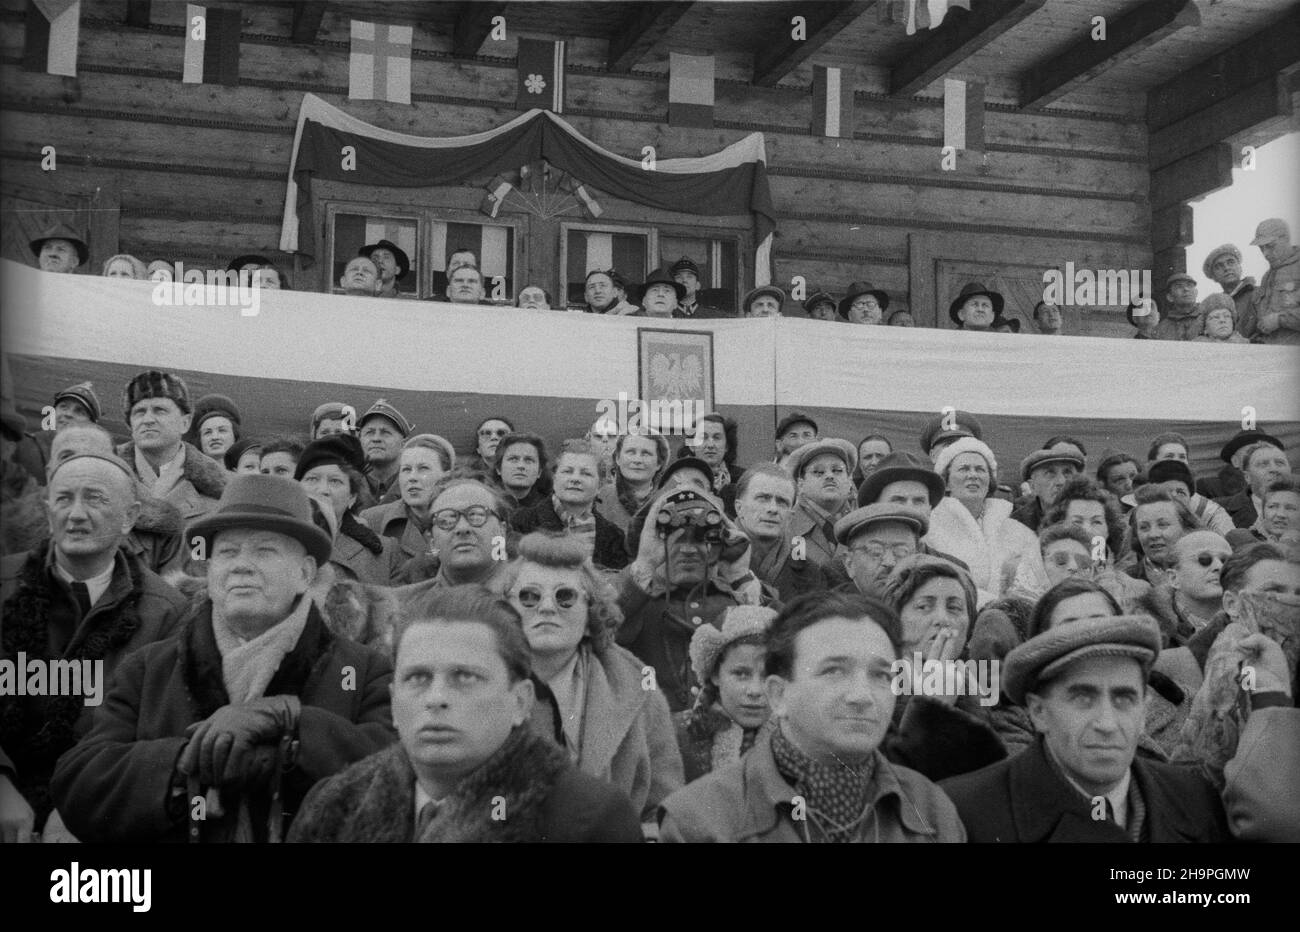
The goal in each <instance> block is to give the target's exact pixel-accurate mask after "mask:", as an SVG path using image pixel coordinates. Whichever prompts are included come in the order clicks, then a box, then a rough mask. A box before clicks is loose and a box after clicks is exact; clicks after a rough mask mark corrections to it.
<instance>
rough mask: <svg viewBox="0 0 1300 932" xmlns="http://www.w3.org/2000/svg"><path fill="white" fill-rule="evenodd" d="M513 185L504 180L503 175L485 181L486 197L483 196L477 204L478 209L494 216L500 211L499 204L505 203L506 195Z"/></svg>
mask: <svg viewBox="0 0 1300 932" xmlns="http://www.w3.org/2000/svg"><path fill="white" fill-rule="evenodd" d="M513 187H514V185H512V184H511V183H510V182H509V181H507V180H506V178H505V176H504V175H497V176H496V177H495V178H493V179H492V180H491V181H489V182H488V183H487V192H488V193H487V197H485V198H483V203H481V204H479V205H478V209H479V210H481V211H482V212H483V213H485V214H487V215H488V216H489V217H495V216H496V215H497V214H498V213H500V212H501V205H502V204H504V203H505V200H506V195H507V194H509V193H510V191H511V189H512V188H513Z"/></svg>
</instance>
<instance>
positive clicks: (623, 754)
mask: <svg viewBox="0 0 1300 932" xmlns="http://www.w3.org/2000/svg"><path fill="white" fill-rule="evenodd" d="M584 649H585V648H584ZM587 658H588V663H587V679H586V696H585V697H584V702H583V717H582V724H581V726H580V727H579V739H578V740H579V756H578V760H577V767H578V769H579V770H581V771H582V772H583V773H587V774H590V775H591V776H593V777H596V778H598V779H600V780H603V781H605V782H606V783H608V784H610V785H611V786H613V787H614V788H615V789H617V790H618V791H619V792H620V793H622V794H623V795H624V796H626V797H627V798H628V799H629V800H631V802H632V807H633V808H634V809H635V810H636V811H637V812H638V813H639V814H640V817H641V819H642V821H653V820H654V816H655V812H656V811H657V810H658V808H659V804H660V803H661V802H663V801H664V799H666V798H667V796H668V794H670V793H672V792H673V791H674V790H677V789H679V788H680V787H681V786H682V784H683V783H684V780H683V778H682V758H681V752H680V751H679V750H678V749H677V740H676V737H675V735H674V732H673V722H672V716H671V714H670V713H669V711H668V702H667V700H665V699H664V697H663V694H662V693H660V692H659V691H658V690H654V689H645V688H644V681H645V677H644V676H643V675H642V673H641V669H642V663H641V661H640V660H638V659H637V658H636V657H635V656H634V655H633V654H632V653H631V651H627V650H624V649H623V648H621V647H619V646H618V645H616V644H611V645H610V646H609V648H608V649H607V650H606V651H605V652H604V653H601V654H598V653H595V652H594V651H589V652H588V654H587ZM553 701H554V700H553V699H551V698H550V696H549V695H548V696H547V701H545V702H541V701H539V702H538V703H537V705H536V706H535V707H534V711H533V716H534V718H535V719H537V718H540V719H541V720H542V721H543V722H550V721H551V720H552V718H553V717H554V716H555V715H556V714H557V713H556V710H555V709H554V707H553V706H552V704H551V703H552V702H553ZM539 730H541V731H545V732H546V733H549V734H554V731H553V730H551V729H547V728H542V729H539Z"/></svg>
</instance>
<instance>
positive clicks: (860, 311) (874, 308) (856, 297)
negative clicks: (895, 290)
mask: <svg viewBox="0 0 1300 932" xmlns="http://www.w3.org/2000/svg"><path fill="white" fill-rule="evenodd" d="M887 310H889V295H888V294H886V293H885V292H884V291H883V290H882V289H880V288H877V287H876V286H875V285H873V284H871V282H853V283H852V284H850V285H849V290H848V292H847V293H846V294H845V295H844V297H843V298H841V299H840V303H839V306H838V308H837V312H838V313H839V315H840V317H841V318H842V319H843V320H847V321H848V322H849V323H851V324H878V323H880V322H881V321H882V320H883V319H884V316H885V311H887Z"/></svg>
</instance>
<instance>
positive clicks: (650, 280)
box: [628, 269, 686, 317]
mask: <svg viewBox="0 0 1300 932" xmlns="http://www.w3.org/2000/svg"><path fill="white" fill-rule="evenodd" d="M633 295H634V297H633V299H632V303H634V304H639V305H640V306H641V310H639V311H637V312H635V313H634V314H629V315H628V316H629V317H672V316H673V311H674V310H675V309H676V308H677V305H678V304H679V303H681V301H682V300H684V299H685V298H686V286H685V285H683V284H682V283H681V282H679V281H677V280H676V279H675V278H673V277H672V276H671V275H669V274H668V271H667V270H666V269H655V270H654V271H653V272H651V273H650V274H649V275H647V276H646V280H645V281H644V282H642V283H641V284H640V285H639V286H637V288H636V289H635V290H634V291H633Z"/></svg>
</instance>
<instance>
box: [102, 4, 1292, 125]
mask: <svg viewBox="0 0 1300 932" xmlns="http://www.w3.org/2000/svg"><path fill="white" fill-rule="evenodd" d="M211 5H214V6H223V7H237V8H239V9H241V11H243V12H244V14H245V23H246V27H245V28H246V31H247V30H248V29H249V28H250V27H253V26H257V25H260V26H261V29H260V30H259V31H271V30H279V31H281V32H284V33H287V34H288V35H290V36H292V38H293V40H294V41H299V42H321V41H340V40H346V36H347V30H348V22H349V20H350V19H353V18H357V19H366V20H371V21H378V22H390V23H403V24H410V25H412V26H415V27H416V38H415V47H416V48H417V49H420V48H422V47H423V48H427V49H428V50H430V51H434V52H442V53H447V52H450V53H451V54H453V55H455V56H457V57H461V58H472V57H475V56H490V57H495V58H501V57H505V58H511V57H513V56H514V54H515V50H516V48H517V37H518V36H519V35H535V36H542V37H552V38H566V39H570V40H572V48H571V50H570V58H569V60H570V63H571V65H575V66H579V67H583V66H585V67H590V68H595V69H607V70H609V71H611V72H614V73H627V72H629V71H637V72H651V73H662V72H664V71H666V69H667V62H668V55H669V53H670V52H674V51H676V52H695V53H712V54H714V55H716V56H717V76H718V78H719V79H722V80H739V81H745V82H749V83H753V84H756V85H762V86H772V85H774V84H778V83H784V84H788V85H798V86H807V84H808V83H810V67H811V64H812V63H814V62H815V63H818V64H827V65H839V66H842V67H845V68H849V69H852V70H853V72H854V75H855V80H856V86H857V87H858V88H859V89H860V90H868V91H878V92H881V93H886V94H889V95H891V96H910V95H915V94H924V95H931V96H932V95H935V94H937V93H939V91H940V90H941V86H940V85H939V84H938V83H937V82H940V81H941V80H942V79H943V78H944V77H959V78H964V79H978V80H983V81H985V82H987V83H988V84H989V92H988V96H989V99H990V100H999V101H1002V102H1004V103H1011V104H1014V105H1017V106H1021V107H1031V106H1032V107H1041V106H1046V105H1051V106H1057V107H1074V108H1081V107H1083V108H1096V109H1103V110H1105V109H1114V110H1128V111H1132V110H1133V109H1134V106H1135V103H1134V102H1135V101H1145V99H1146V96H1147V93H1148V92H1149V91H1151V90H1152V89H1153V88H1156V87H1158V86H1160V85H1162V84H1165V83H1166V82H1169V81H1171V80H1173V79H1174V78H1176V77H1178V76H1179V75H1183V74H1185V73H1187V72H1189V71H1190V70H1192V69H1194V68H1195V67H1196V66H1198V65H1200V64H1202V63H1203V62H1206V61H1207V60H1209V59H1210V58H1212V57H1213V56H1215V55H1216V54H1219V53H1221V52H1223V51H1224V50H1226V49H1228V48H1230V47H1231V46H1233V45H1235V44H1237V43H1239V42H1241V41H1242V40H1243V39H1245V38H1247V37H1249V36H1251V35H1253V34H1256V33H1259V32H1260V31H1261V30H1265V29H1268V28H1270V27H1272V26H1274V25H1275V24H1279V23H1284V24H1285V27H1286V28H1288V29H1290V30H1292V31H1293V32H1296V31H1300V30H1297V29H1296V27H1295V16H1294V15H1291V16H1288V14H1289V13H1290V14H1293V13H1294V11H1295V10H1296V8H1297V4H1296V3H1295V2H1294V0H1088V2H1087V3H1083V2H1080V0H972V4H971V6H972V9H971V11H970V12H967V11H965V10H962V9H960V8H957V9H953V10H950V11H949V12H948V14H947V17H946V19H945V20H944V22H943V24H942V25H941V26H939V27H938V28H936V29H931V30H921V31H918V32H917V33H916V34H915V35H911V36H909V35H907V34H906V30H905V27H904V24H903V23H902V22H896V21H893V17H891V16H889V15H888V14H889V10H890V7H891V4H889V3H888V2H887V0H856V2H853V0H841V2H806V0H805V2H793V0H772V2H712V3H708V2H694V3H692V2H655V3H639V2H631V0H615V2H601V3H592V2H554V0H514V2H369V3H367V2H324V0H308V2H276V3H256V4H254V3H235V2H221V0H217V2H214V3H212V4H211ZM120 6H121V7H122V8H123V15H124V16H125V17H127V18H134V20H135V21H136V22H137V23H138V22H139V21H140V19H141V18H142V17H143V18H145V19H146V21H147V18H148V17H149V16H150V7H151V6H152V16H153V21H154V22H171V21H172V20H174V19H175V20H177V22H179V20H178V19H177V18H178V17H179V16H180V15H182V14H181V13H180V12H178V9H179V10H180V11H183V10H184V5H183V4H178V3H156V4H150V3H148V2H147V0H122V2H121V3H120ZM498 15H501V16H505V17H506V22H507V24H508V36H507V41H505V42H500V41H489V31H490V29H491V24H492V20H493V17H495V16H498ZM794 16H803V17H804V18H805V19H806V21H807V39H805V40H803V41H793V40H791V37H790V30H791V26H790V23H791V18H792V17H794ZM1096 16H1103V17H1105V18H1106V25H1107V39H1106V41H1105V42H1095V41H1093V40H1092V39H1091V37H1090V32H1091V31H1092V28H1093V17H1096ZM1296 42H1297V43H1300V35H1298V36H1296ZM1108 102H1109V103H1112V104H1113V105H1112V106H1109V107H1108V106H1107V104H1108Z"/></svg>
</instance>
